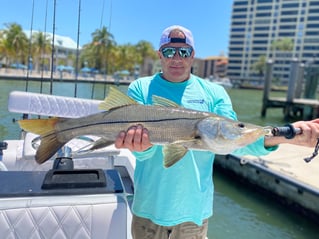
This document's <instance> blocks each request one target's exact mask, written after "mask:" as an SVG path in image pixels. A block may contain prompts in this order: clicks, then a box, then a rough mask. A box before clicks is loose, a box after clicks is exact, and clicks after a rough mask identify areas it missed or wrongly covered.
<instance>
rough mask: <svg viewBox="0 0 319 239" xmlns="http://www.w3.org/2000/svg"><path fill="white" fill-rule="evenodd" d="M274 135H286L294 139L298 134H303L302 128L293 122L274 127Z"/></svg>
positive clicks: (287, 137)
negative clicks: (293, 124)
mask: <svg viewBox="0 0 319 239" xmlns="http://www.w3.org/2000/svg"><path fill="white" fill-rule="evenodd" d="M271 133H272V135H273V136H284V137H285V138H286V139H292V138H293V137H295V136H296V135H297V134H301V129H300V128H295V127H293V126H292V125H291V124H287V125H285V126H282V127H274V128H273V129H272V131H271Z"/></svg>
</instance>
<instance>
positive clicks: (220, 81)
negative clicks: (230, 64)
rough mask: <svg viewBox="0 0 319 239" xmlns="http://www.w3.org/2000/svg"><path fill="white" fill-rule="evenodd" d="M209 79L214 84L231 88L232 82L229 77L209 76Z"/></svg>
mask: <svg viewBox="0 0 319 239" xmlns="http://www.w3.org/2000/svg"><path fill="white" fill-rule="evenodd" d="M209 81H211V82H214V83H215V84H218V85H221V86H223V87H224V88H226V89H229V88H233V84H232V83H231V81H230V79H229V78H226V77H224V78H219V77H218V78H216V77H211V78H209Z"/></svg>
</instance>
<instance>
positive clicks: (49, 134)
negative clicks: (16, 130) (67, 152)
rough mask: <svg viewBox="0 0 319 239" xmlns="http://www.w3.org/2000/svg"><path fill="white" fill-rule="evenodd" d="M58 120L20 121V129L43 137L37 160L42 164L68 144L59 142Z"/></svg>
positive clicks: (36, 156)
mask: <svg viewBox="0 0 319 239" xmlns="http://www.w3.org/2000/svg"><path fill="white" fill-rule="evenodd" d="M58 120H59V119H58V118H49V119H27V120H19V122H18V123H19V125H20V127H21V128H22V129H23V130H25V131H28V132H32V133H35V134H38V135H40V136H41V144H40V146H39V148H38V149H37V153H36V155H35V160H36V161H37V163H39V164H42V163H44V162H45V161H47V160H48V159H50V158H51V157H52V156H53V155H54V154H55V153H56V152H57V151H58V150H59V149H60V148H61V147H62V146H63V145H64V144H65V143H66V142H59V141H58V139H57V134H56V131H55V125H56V123H57V122H58Z"/></svg>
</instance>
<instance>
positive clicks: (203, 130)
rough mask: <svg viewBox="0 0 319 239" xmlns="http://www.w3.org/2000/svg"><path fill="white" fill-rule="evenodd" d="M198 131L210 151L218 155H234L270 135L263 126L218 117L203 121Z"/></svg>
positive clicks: (199, 124) (198, 126)
mask: <svg viewBox="0 0 319 239" xmlns="http://www.w3.org/2000/svg"><path fill="white" fill-rule="evenodd" d="M197 130H198V134H199V136H200V138H201V140H202V141H203V142H204V143H205V145H206V146H207V147H208V149H209V150H211V151H213V152H214V153H216V154H229V153H232V152H233V151H234V150H236V149H238V148H242V147H245V146H246V145H248V144H251V143H253V142H255V141H256V140H257V139H258V138H260V137H261V136H264V135H266V134H267V133H269V131H268V130H266V129H265V128H263V127H261V126H258V125H254V124H249V123H243V122H240V121H235V120H231V119H227V118H224V117H218V116H211V117H208V118H205V119H203V120H202V121H200V122H199V123H198V125H197Z"/></svg>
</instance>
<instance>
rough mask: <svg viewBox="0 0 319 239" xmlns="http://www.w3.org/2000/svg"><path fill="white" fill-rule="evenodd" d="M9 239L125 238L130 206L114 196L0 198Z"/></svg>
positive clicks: (0, 222)
mask: <svg viewBox="0 0 319 239" xmlns="http://www.w3.org/2000/svg"><path fill="white" fill-rule="evenodd" d="M0 208H1V210H0V235H1V238H6V239H10V238H12V239H20V238H21V239H22V238H23V239H25V238H28V239H40V238H41V239H43V238H48V239H71V238H72V239H77V238H81V239H102V238H105V239H113V238H114V239H124V238H125V239H126V238H127V233H130V232H127V210H128V209H127V204H126V202H125V200H124V199H123V198H122V197H119V196H115V195H105V194H103V195H85V196H54V197H52V196H48V197H32V198H1V199H0Z"/></svg>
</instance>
